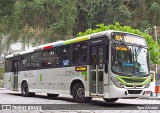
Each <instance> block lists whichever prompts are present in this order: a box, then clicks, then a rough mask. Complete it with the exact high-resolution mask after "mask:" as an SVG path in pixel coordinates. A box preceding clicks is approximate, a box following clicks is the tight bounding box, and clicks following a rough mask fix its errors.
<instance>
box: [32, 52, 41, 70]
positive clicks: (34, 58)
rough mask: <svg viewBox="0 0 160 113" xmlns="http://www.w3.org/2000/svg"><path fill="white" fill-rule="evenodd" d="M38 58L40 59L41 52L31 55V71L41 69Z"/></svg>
mask: <svg viewBox="0 0 160 113" xmlns="http://www.w3.org/2000/svg"><path fill="white" fill-rule="evenodd" d="M40 58H41V52H34V53H32V54H31V62H30V68H31V69H39V68H41V62H40V61H41V60H40Z"/></svg>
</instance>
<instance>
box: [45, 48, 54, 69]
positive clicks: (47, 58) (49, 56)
mask: <svg viewBox="0 0 160 113" xmlns="http://www.w3.org/2000/svg"><path fill="white" fill-rule="evenodd" d="M52 56H53V51H52V50H47V51H43V53H42V67H51V66H52V65H53V58H52Z"/></svg>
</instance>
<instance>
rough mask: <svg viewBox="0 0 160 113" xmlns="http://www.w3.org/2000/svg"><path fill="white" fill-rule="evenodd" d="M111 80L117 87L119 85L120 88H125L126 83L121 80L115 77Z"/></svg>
mask: <svg viewBox="0 0 160 113" xmlns="http://www.w3.org/2000/svg"><path fill="white" fill-rule="evenodd" d="M111 81H112V82H113V84H114V85H115V86H116V87H118V88H124V85H123V84H122V83H121V82H119V81H118V80H117V79H116V78H115V79H112V78H111Z"/></svg>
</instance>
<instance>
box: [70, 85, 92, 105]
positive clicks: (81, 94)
mask: <svg viewBox="0 0 160 113" xmlns="http://www.w3.org/2000/svg"><path fill="white" fill-rule="evenodd" d="M72 94H73V99H74V100H75V101H76V102H79V103H82V102H88V101H90V100H91V99H92V98H91V97H85V90H84V86H83V84H82V83H77V84H75V85H74V86H73V89H72Z"/></svg>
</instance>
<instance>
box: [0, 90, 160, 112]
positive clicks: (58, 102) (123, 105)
mask: <svg viewBox="0 0 160 113" xmlns="http://www.w3.org/2000/svg"><path fill="white" fill-rule="evenodd" d="M7 106H8V108H7ZM134 110H136V111H137V112H141V111H142V110H143V113H145V112H146V113H150V112H154V113H160V100H148V99H119V100H118V101H117V102H115V103H107V102H105V101H104V100H103V99H92V100H91V102H89V103H76V102H74V100H73V99H72V97H71V96H65V95H59V97H57V98H50V97H48V96H47V95H46V94H36V95H35V97H22V96H21V93H17V92H13V91H9V90H6V89H0V113H9V112H11V113H14V112H15V113H17V112H20V113H22V112H25V113H30V112H34V113H43V112H48V113H51V112H52V113H53V112H55V113H57V112H63V113H64V112H73V113H74V112H76V113H77V111H78V113H81V112H85V113H90V112H93V113H95V112H98V113H103V112H104V113H106V112H109V113H114V112H120V113H121V112H122V111H123V112H126V113H128V112H127V111H129V112H130V113H132V112H133V111H134ZM134 113H135V112H134Z"/></svg>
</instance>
